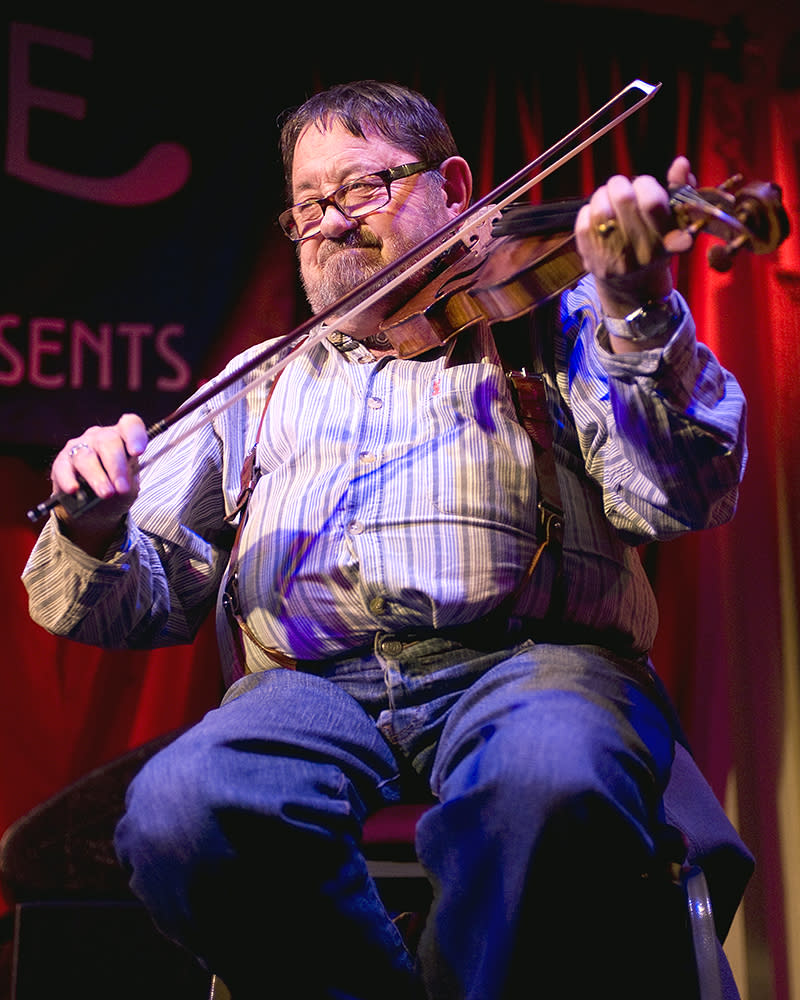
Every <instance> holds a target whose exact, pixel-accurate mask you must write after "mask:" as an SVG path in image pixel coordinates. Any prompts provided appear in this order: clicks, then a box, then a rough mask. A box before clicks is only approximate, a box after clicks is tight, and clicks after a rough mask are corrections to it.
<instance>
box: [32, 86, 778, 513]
mask: <svg viewBox="0 0 800 1000" xmlns="http://www.w3.org/2000/svg"><path fill="white" fill-rule="evenodd" d="M660 86H661V85H660V84H656V85H651V84H647V83H644V82H643V81H641V80H635V81H633V82H632V83H630V84H628V86H627V87H625V88H623V90H622V91H620V93H619V94H617V95H616V96H615V97H614V98H612V99H611V100H610V101H608V102H607V103H606V104H604V105H603V106H602V107H601V108H599V109H598V110H597V111H596V112H594V113H593V114H592V115H591V116H590V117H589V118H587V119H586V121H585V122H583V123H582V124H581V125H579V126H578V127H577V128H575V129H573V131H572V132H570V133H569V134H568V135H566V136H564V137H563V138H562V139H560V140H559V141H558V142H557V143H555V145H553V146H551V147H550V149H548V150H546V151H545V152H544V153H542V154H541V155H540V156H539V157H537V158H536V159H535V160H533V161H532V162H531V163H530V164H528V165H527V166H525V167H523V168H522V169H521V170H519V171H518V172H517V173H516V174H514V175H513V176H512V177H510V178H508V179H507V180H506V181H504V182H503V183H502V184H500V185H499V186H498V187H497V188H495V189H494V190H493V191H491V192H490V193H489V194H488V195H486V196H484V197H483V198H481V199H480V200H479V201H477V202H475V203H474V204H473V205H472V206H470V208H468V209H467V210H466V211H465V212H464V213H463V214H462V215H461V216H460V218H459V219H458V220H455V221H456V224H455V225H454V224H453V223H450V224H449V225H448V226H446V227H444V228H443V229H441V230H437V231H436V232H434V233H432V234H431V235H430V236H429V237H427V238H426V239H425V240H424V241H423V242H422V243H421V244H419V245H418V246H417V247H415V248H413V249H412V250H410V251H408V252H407V253H406V254H404V255H402V256H401V257H400V258H398V260H396V261H394V262H393V263H392V264H390V265H388V267H386V268H384V269H383V270H382V271H380V272H379V273H378V274H376V275H374V276H373V277H372V278H371V279H369V280H368V281H367V282H365V283H364V284H363V285H361V286H359V287H358V288H354V289H353V290H352V291H351V292H349V293H347V294H346V295H344V296H343V297H342V298H340V299H339V300H338V301H337V302H335V303H333V304H332V305H331V306H328V307H327V308H326V309H324V310H323V311H321V312H319V313H317V314H315V315H314V316H312V317H310V318H309V319H308V320H306V321H305V322H304V323H302V324H301V325H300V326H299V327H297V328H296V329H295V330H294V331H292V332H291V333H289V334H287V335H286V336H284V337H281V338H278V339H277V340H275V341H270V342H269V343H268V344H267V345H266V346H265V347H264V348H263V349H262V350H261V351H259V352H257V354H256V355H255V356H254V357H253V358H251V360H250V361H249V362H248V363H247V364H246V365H245V366H243V367H242V368H240V369H238V370H237V371H234V372H232V373H230V374H229V375H227V376H225V377H224V378H220V379H217V380H215V381H214V382H212V383H211V384H209V385H208V386H207V387H206V389H205V390H202V391H201V392H199V393H197V394H195V396H193V397H192V399H190V400H188V401H187V402H186V403H184V404H183V405H182V406H179V407H178V408H177V409H176V410H174V411H173V412H172V413H171V414H169V415H168V416H166V417H164V418H163V419H162V420H159V421H157V422H156V423H155V424H153V425H151V426H150V427H149V428H148V430H147V436H148V439H149V440H152V439H153V438H155V437H156V436H158V435H160V434H162V433H163V432H164V431H166V430H167V429H169V428H170V427H172V426H173V425H174V424H176V423H177V422H178V421H180V420H181V419H182V418H183V417H185V416H188V415H189V414H190V413H193V412H195V411H196V410H198V409H199V408H200V407H202V406H204V405H205V404H206V403H207V402H208V401H209V400H210V399H212V398H213V397H215V396H217V395H218V394H219V393H221V392H222V391H224V390H225V389H227V388H228V387H230V386H232V385H234V384H235V383H236V382H238V381H240V380H241V379H242V378H243V376H244V375H246V374H248V373H249V372H251V371H253V370H254V369H256V368H258V367H260V366H263V365H265V364H266V363H267V362H269V361H271V360H272V359H274V358H275V357H276V356H277V355H279V354H282V355H283V356H282V357H281V358H280V359H279V360H277V361H275V362H274V363H273V364H271V366H269V367H268V368H267V369H266V370H265V372H264V373H263V374H262V375H260V376H259V378H258V379H257V380H256V382H255V384H254V383H253V382H252V381H251V382H250V383H249V384H247V385H244V386H243V387H242V388H240V389H239V390H238V391H237V392H235V393H233V394H232V395H231V396H230V397H229V398H228V400H227V401H226V403H225V406H226V407H227V406H232V405H233V404H234V403H236V402H237V401H238V400H239V399H240V398H242V397H243V396H245V395H247V394H248V393H250V392H252V391H253V389H254V388H255V386H256V385H258V384H261V383H262V382H265V381H267V380H270V379H273V378H275V377H276V376H277V374H278V373H279V372H280V371H281V370H282V369H283V368H284V367H285V366H286V365H287V364H288V363H289V360H291V359H292V358H294V357H295V356H296V351H295V352H294V353H291V352H288V351H287V350H286V349H287V348H289V347H290V346H292V345H294V346H295V347H297V346H298V343H301V349H302V350H306V351H307V350H309V349H310V348H311V347H312V346H314V345H315V344H317V343H318V342H320V341H322V340H323V339H325V338H326V337H327V336H328V333H329V330H328V329H326V328H325V321H326V320H327V319H329V318H330V317H334V316H335V317H337V318H338V320H339V321H341V322H344V321H346V320H348V319H350V318H352V317H354V316H355V315H356V314H358V313H360V312H362V311H364V310H366V309H367V308H369V307H370V306H371V305H373V304H374V303H376V302H378V301H379V300H381V299H382V298H383V297H384V296H385V295H386V294H387V293H389V292H390V291H393V290H394V289H396V288H398V287H401V286H402V285H403V284H404V283H406V282H407V281H408V279H409V278H411V277H412V276H413V275H415V274H417V273H418V272H419V271H421V270H422V268H426V267H428V268H430V267H431V265H433V266H432V270H433V272H434V274H435V277H434V278H433V279H432V280H430V281H429V282H428V284H427V285H426V286H425V287H423V288H422V290H421V291H418V292H416V293H415V294H413V295H412V296H411V297H410V298H409V299H408V300H407V301H406V302H405V304H404V305H403V306H402V307H401V308H400V309H399V310H398V311H397V312H395V313H394V314H393V315H391V316H390V317H388V318H387V319H385V320H384V321H383V322H382V323H381V325H380V329H381V331H382V332H383V333H384V334H386V336H387V337H388V339H389V341H390V342H391V344H392V347H393V348H394V350H395V351H396V352H397V355H398V357H401V358H411V357H416V356H418V355H420V354H423V353H425V352H426V351H429V350H431V349H432V348H434V347H438V346H441V345H442V344H443V343H445V342H446V341H448V340H450V339H451V338H452V337H455V336H457V335H458V334H460V333H462V332H463V331H464V330H466V329H468V328H469V327H471V326H473V325H475V324H476V323H479V322H488V323H490V324H492V323H496V322H503V321H506V320H509V319H514V318H516V317H518V316H520V315H524V314H525V313H528V312H531V311H532V310H534V309H536V308H537V307H538V306H539V305H542V304H544V303H546V302H548V301H549V300H551V299H552V298H553V297H554V296H556V295H558V294H560V293H561V292H562V291H564V290H565V289H566V288H569V287H570V286H571V285H573V284H574V283H575V282H576V281H577V280H578V279H579V278H580V277H582V275H583V274H584V273H585V270H584V268H583V263H582V261H581V258H580V255H579V254H578V252H577V249H576V246H575V239H574V236H573V234H572V232H571V227H572V225H573V224H574V221H575V218H576V216H577V213H578V210H579V209H580V207H581V205H582V204H583V200H582V199H574V200H568V201H561V202H556V203H550V204H545V205H530V204H519V203H518V202H519V198H520V197H521V196H522V195H523V194H525V193H526V192H527V191H529V190H530V189H531V188H532V187H533V186H534V185H535V184H538V183H540V182H541V181H542V180H544V179H545V178H546V177H547V176H549V174H551V173H553V172H554V171H555V170H557V169H558V168H559V167H561V166H562V165H563V164H564V163H566V162H567V161H568V160H570V159H572V158H573V157H574V156H576V155H577V154H578V153H580V152H581V151H582V150H584V149H586V148H587V147H588V146H589V145H591V144H592V143H594V142H596V141H597V140H598V139H599V138H600V137H601V136H603V135H605V134H606V133H607V132H609V131H610V130H611V129H613V128H615V127H616V126H617V125H619V124H620V123H621V122H622V121H624V120H625V119H626V118H628V117H629V116H630V115H632V114H634V113H635V112H636V111H638V110H639V109H640V108H641V107H643V106H644V105H645V104H646V103H648V101H650V100H651V99H652V98H653V97H654V96H655V94H656V93H657V92H658V90H659V89H660ZM631 95H634V100H633V103H632V104H628V103H627V102H628V101H629V100H630V98H631ZM637 95H638V96H637ZM642 95H643V96H642ZM620 103H622V104H623V105H626V106H625V107H624V108H623V110H622V111H621V112H620V113H617V114H616V115H615V116H614V117H611V118H610V120H609V115H610V114H611V113H612V109H614V108H616V107H617V106H618V105H619V104H620ZM598 123H601V124H600V125H599V127H597V128H596V130H595V131H593V132H591V133H590V134H589V135H588V137H587V136H586V133H587V131H590V130H592V129H595V126H597V125H598ZM565 150H566V152H565ZM545 164H547V166H545ZM537 171H538V172H537ZM531 173H533V174H534V176H533V177H529V178H528V179H527V180H524V178H526V177H527V176H528V175H529V174H531ZM671 207H672V212H673V218H674V219H675V223H676V229H675V230H674V232H672V233H669V234H668V235H667V237H666V238H665V241H664V243H665V247H666V249H667V251H668V252H670V253H677V252H682V251H684V250H687V249H689V247H690V246H692V245H693V242H694V238H695V236H696V235H697V234H698V233H699V232H701V231H705V232H707V233H709V234H711V235H713V236H716V237H718V238H720V239H721V240H723V241H724V246H723V247H720V246H717V247H716V248H714V252H713V253H710V254H709V262H710V264H711V266H712V267H716V268H717V269H718V270H726V269H727V268H728V267H730V265H731V263H732V261H733V258H734V256H735V254H736V253H738V252H739V251H740V250H741V249H745V248H746V249H749V250H751V251H753V252H755V253H768V252H770V251H772V250H774V249H775V248H776V247H777V246H778V245H779V244H780V243H781V242H782V241H783V240H784V239H786V237H787V236H788V234H789V221H788V217H787V215H786V212H785V210H784V208H783V205H782V203H781V192H780V188H779V187H778V186H777V185H776V184H773V183H771V182H756V183H751V184H745V183H744V182H743V179H742V178H741V177H740V176H739V175H737V176H736V177H735V178H731V179H730V180H728V181H726V182H725V184H723V185H721V186H720V187H719V188H713V189H692V188H681V189H679V190H677V191H675V192H673V193H672V195H671ZM302 338H305V339H302ZM218 412H220V408H218V409H217V410H216V411H214V412H212V413H211V414H210V415H209V417H208V418H207V419H208V420H209V421H210V420H212V419H213V418H214V417H215V416H216V414H217V413H218ZM196 429H197V428H196V426H195V427H194V428H192V429H190V430H188V431H184V432H182V433H178V434H176V435H175V436H174V438H173V439H172V440H171V441H170V443H169V446H170V447H171V448H172V447H176V446H177V445H178V444H180V443H181V442H182V441H183V440H185V438H186V437H188V436H189V435H191V434H193V433H194V431H195V430H196ZM146 464H147V458H146V455H145V456H144V457H143V460H142V461H141V462H140V465H139V468H140V471H141V470H143V469H144V468H145V466H146ZM98 502H99V498H98V497H97V496H95V494H94V492H93V491H92V490H91V489H90V488H89V487H88V485H86V484H83V483H82V484H81V488H80V489H79V490H78V491H77V492H76V493H73V494H63V493H59V494H54V495H52V496H51V497H49V498H48V499H47V500H46V501H44V502H42V503H40V504H37V505H36V507H34V508H32V509H31V510H29V511H28V512H27V516H28V519H29V520H30V521H32V522H36V521H38V520H40V519H41V518H42V517H44V516H45V515H46V514H47V513H48V512H49V511H50V510H52V509H53V508H54V507H57V506H59V505H60V506H62V507H63V508H64V509H65V510H66V512H67V513H68V515H69V516H71V517H76V516H78V515H80V514H82V513H84V512H85V511H87V510H89V509H90V508H91V507H93V506H94V505H95V504H96V503H98Z"/></svg>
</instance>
